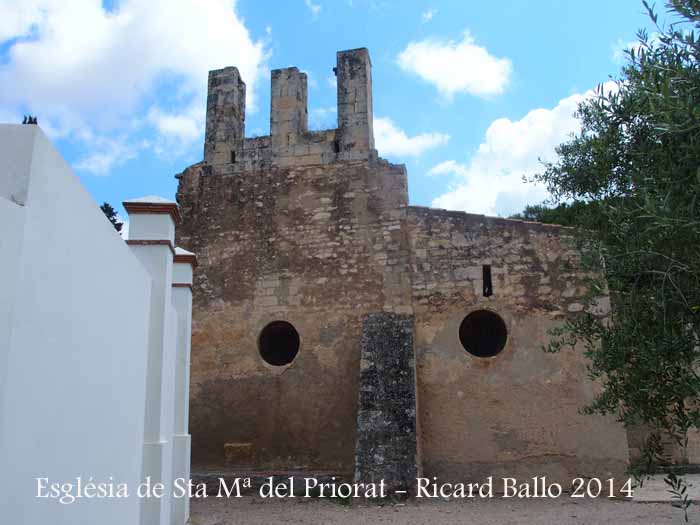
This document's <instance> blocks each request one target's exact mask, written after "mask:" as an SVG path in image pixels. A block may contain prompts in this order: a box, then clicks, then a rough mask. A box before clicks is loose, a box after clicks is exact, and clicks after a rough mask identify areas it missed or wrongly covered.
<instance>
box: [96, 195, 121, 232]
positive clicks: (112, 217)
mask: <svg viewBox="0 0 700 525" xmlns="http://www.w3.org/2000/svg"><path fill="white" fill-rule="evenodd" d="M100 209H101V210H102V213H104V214H105V217H107V218H108V219H109V222H111V223H112V226H114V229H115V230H117V231H118V232H121V231H122V227H123V226H124V223H123V222H120V221H119V217H118V215H117V212H116V210H115V209H114V208H112V206H111V205H110V204H109V203H108V202H103V203H102V206H100Z"/></svg>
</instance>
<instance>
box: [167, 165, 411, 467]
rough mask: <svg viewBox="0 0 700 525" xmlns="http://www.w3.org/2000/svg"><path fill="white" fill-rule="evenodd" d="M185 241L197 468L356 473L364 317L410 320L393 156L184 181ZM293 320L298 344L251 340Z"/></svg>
mask: <svg viewBox="0 0 700 525" xmlns="http://www.w3.org/2000/svg"><path fill="white" fill-rule="evenodd" d="M177 199H178V202H179V204H180V206H181V213H182V216H183V223H182V228H181V229H180V230H179V232H178V234H179V235H178V241H177V242H178V244H179V245H180V246H183V247H185V248H187V249H190V250H197V254H198V257H199V268H198V271H197V274H196V278H195V283H194V308H193V310H194V315H193V334H192V369H191V376H192V379H191V383H192V384H191V402H190V414H191V421H190V428H191V432H192V457H193V462H194V464H195V465H197V464H202V463H210V464H220V463H222V462H223V460H224V457H223V450H224V444H226V443H233V444H239V446H237V447H232V450H238V451H239V454H238V456H235V454H234V457H231V458H229V459H230V461H231V463H232V465H234V466H237V467H241V466H243V467H245V466H255V467H256V468H258V469H265V468H301V467H305V468H317V469H318V468H329V469H331V468H333V469H339V470H343V471H346V472H352V470H353V464H354V451H355V439H356V433H355V428H356V417H357V399H358V397H357V385H358V378H359V360H360V344H359V342H360V337H361V329H362V323H361V319H362V317H363V316H364V315H365V314H367V313H369V312H376V311H382V310H385V311H393V312H396V313H410V284H409V278H410V271H409V268H408V249H409V248H408V243H407V238H406V235H405V230H404V229H402V227H401V224H402V221H403V220H405V214H406V209H407V187H406V174H405V170H404V168H403V167H402V166H394V165H391V164H388V163H386V162H354V163H351V162H343V163H335V164H330V165H316V166H301V167H288V168H270V169H267V170H261V171H257V172H251V173H247V174H246V175H245V176H239V175H235V174H234V175H222V174H216V175H212V167H211V166H208V165H206V164H199V165H195V166H193V167H191V168H189V169H187V170H186V171H185V172H184V173H183V174H182V175H181V176H180V185H179V189H178V194H177ZM275 320H286V321H289V322H291V323H292V324H293V325H294V327H295V328H296V330H297V331H298V333H299V337H300V340H301V344H300V350H299V353H298V355H297V357H296V358H295V359H294V361H293V362H292V363H291V364H290V365H288V366H271V365H268V364H267V363H265V362H264V361H263V360H262V359H261V357H260V353H259V349H258V341H257V338H258V336H259V334H260V332H261V330H262V329H263V327H264V326H266V325H267V324H268V323H269V322H271V321H275Z"/></svg>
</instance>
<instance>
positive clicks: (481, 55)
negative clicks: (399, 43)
mask: <svg viewBox="0 0 700 525" xmlns="http://www.w3.org/2000/svg"><path fill="white" fill-rule="evenodd" d="M397 62H398V64H399V66H400V67H401V68H402V69H403V70H404V71H408V72H410V73H415V74H416V75H418V76H419V77H421V78H422V79H423V80H425V81H427V82H429V83H431V84H433V85H434V86H435V87H436V88H437V89H438V91H439V92H440V94H441V95H443V96H444V97H445V98H447V99H451V98H452V97H453V96H454V95H455V94H457V93H469V94H471V95H476V96H479V97H487V96H489V95H498V94H500V93H503V91H504V90H505V87H506V86H507V85H508V83H509V81H510V77H511V73H512V70H513V66H512V64H511V61H510V60H509V59H507V58H497V57H495V56H493V55H491V54H490V53H489V52H488V51H487V50H486V48H485V47H481V46H478V45H476V44H475V43H474V38H473V37H472V36H471V35H470V34H469V32H468V31H466V32H465V33H464V37H463V38H462V40H461V41H459V42H457V41H454V40H450V41H443V40H435V39H427V40H422V41H420V42H410V43H409V44H408V46H406V49H404V50H403V51H402V52H401V53H400V54H399V56H398V57H397Z"/></svg>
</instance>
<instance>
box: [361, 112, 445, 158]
mask: <svg viewBox="0 0 700 525" xmlns="http://www.w3.org/2000/svg"><path fill="white" fill-rule="evenodd" d="M448 140H450V136H449V135H446V134H445V133H421V134H420V135H415V136H413V137H409V136H408V135H406V132H405V131H403V130H402V129H400V128H397V127H396V125H395V124H394V123H393V122H392V121H391V119H389V118H385V117H384V118H382V117H376V118H375V119H374V142H375V145H376V147H377V151H378V152H379V154H380V155H397V156H414V157H415V156H418V155H421V154H422V153H424V152H426V151H428V150H430V149H433V148H437V147H438V146H444V145H445V144H447V141H448Z"/></svg>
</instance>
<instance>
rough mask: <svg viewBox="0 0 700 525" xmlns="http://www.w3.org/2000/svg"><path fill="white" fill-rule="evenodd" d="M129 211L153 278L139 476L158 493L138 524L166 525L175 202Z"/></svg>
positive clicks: (151, 201)
mask: <svg viewBox="0 0 700 525" xmlns="http://www.w3.org/2000/svg"><path fill="white" fill-rule="evenodd" d="M124 208H125V209H126V211H127V213H128V214H129V240H128V241H127V244H129V246H130V247H131V249H132V251H133V253H134V255H136V257H137V258H138V259H139V260H140V261H141V263H142V264H143V265H144V267H145V268H146V270H147V271H148V273H149V274H150V275H151V279H152V289H151V308H150V323H149V324H150V329H149V344H148V365H147V373H146V407H145V414H144V444H143V479H144V480H146V479H147V478H150V481H151V486H153V485H155V484H156V483H162V484H163V485H164V487H165V492H164V495H163V497H162V498H146V499H143V500H142V501H141V525H170V510H171V509H170V506H171V495H172V467H173V465H172V457H173V456H172V454H173V451H172V435H173V428H174V427H173V423H174V421H173V417H174V414H173V405H174V389H175V388H174V381H175V357H176V356H175V353H176V348H175V347H176V344H175V341H176V338H175V331H176V330H177V317H176V313H175V309H174V308H173V305H172V279H173V258H174V256H175V249H174V242H175V225H176V223H178V222H179V220H180V216H179V212H178V208H177V204H176V203H174V202H172V201H168V200H166V199H162V198H160V197H143V198H140V199H135V200H132V201H126V202H124Z"/></svg>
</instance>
